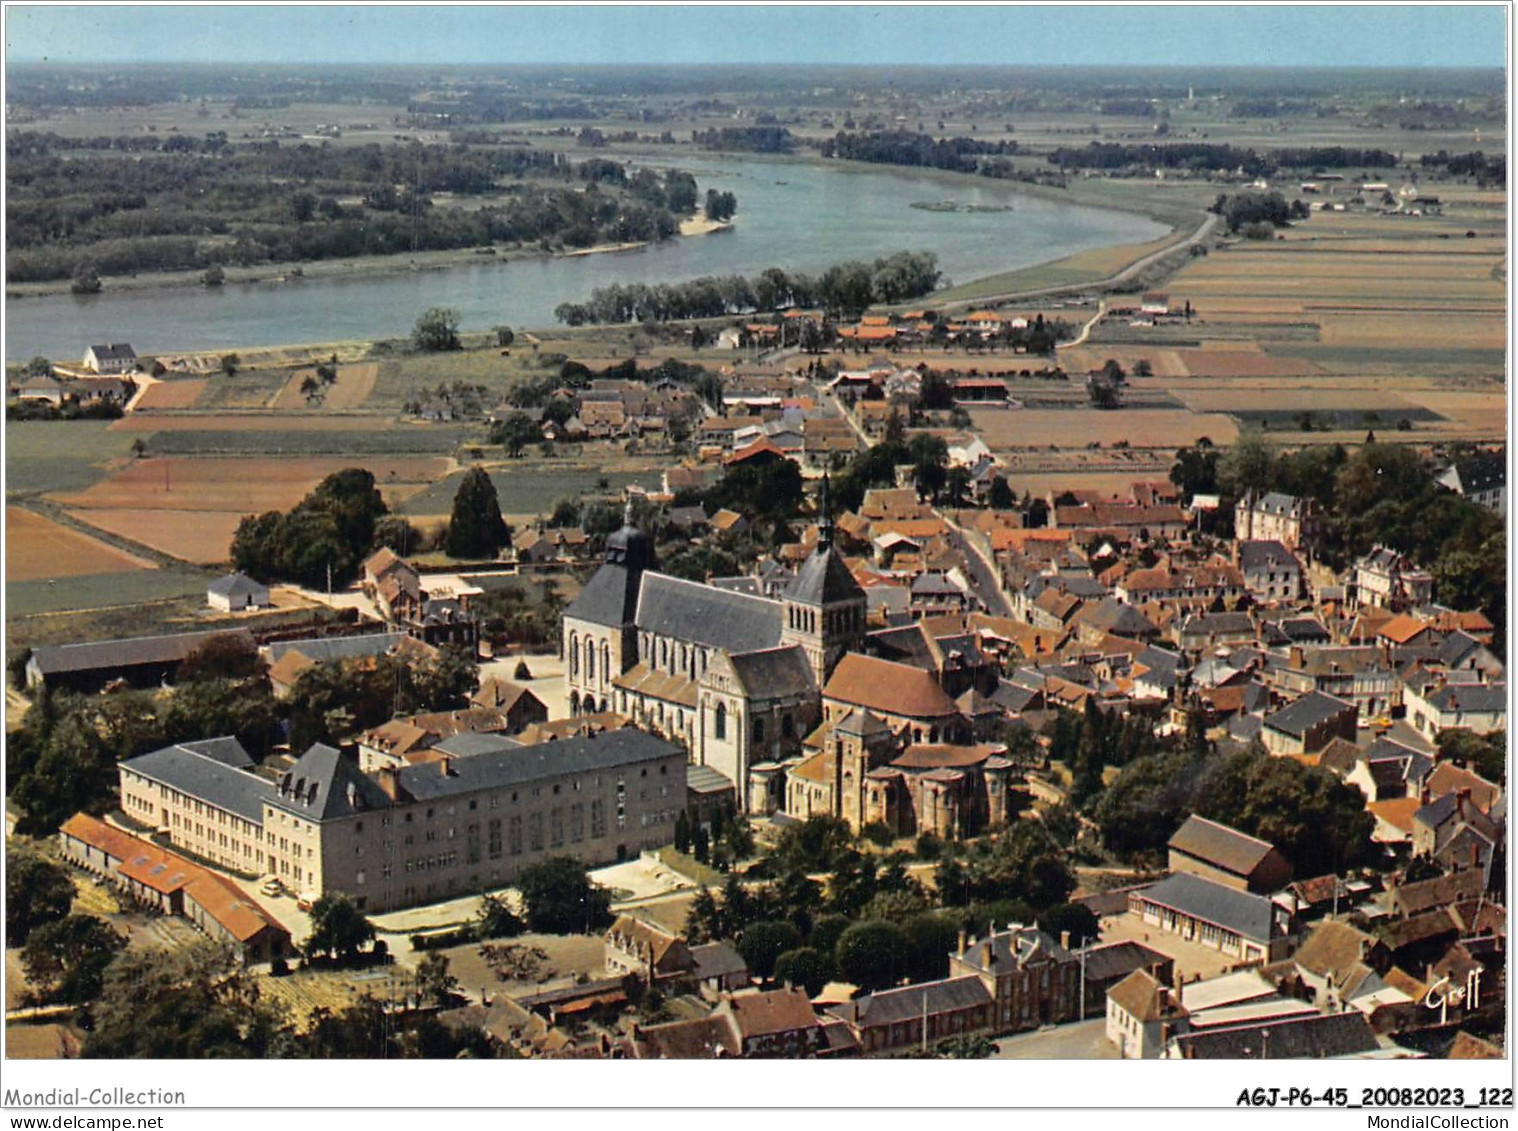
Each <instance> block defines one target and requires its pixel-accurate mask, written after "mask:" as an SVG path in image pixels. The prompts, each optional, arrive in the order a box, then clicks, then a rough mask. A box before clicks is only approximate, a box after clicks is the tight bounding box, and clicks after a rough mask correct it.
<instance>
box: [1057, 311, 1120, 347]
mask: <svg viewBox="0 0 1518 1131" xmlns="http://www.w3.org/2000/svg"><path fill="white" fill-rule="evenodd" d="M1106 313H1107V300H1106V299H1102V301H1101V302H1099V303H1097V304H1096V313H1095V314H1093V315H1092V316H1091V317H1090V318H1089V319H1087V321H1086V324H1085V325H1084V326H1082V327H1081V332H1080V335H1079V336H1078V337H1076V338H1074V339H1072V340H1071V341H1068V342H1056V343H1055V344H1054V348H1055V349H1056V350H1067V349H1070V348H1071V347H1073V346H1079V345H1083V344H1084V343H1085V341H1086V339H1087V338H1089V337H1090V336H1091V331H1092V330H1094V329H1095V328H1096V324H1097V323H1098V322H1100V321H1101V320H1102V315H1103V314H1106Z"/></svg>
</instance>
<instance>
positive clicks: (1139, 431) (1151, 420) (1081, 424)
mask: <svg viewBox="0 0 1518 1131" xmlns="http://www.w3.org/2000/svg"><path fill="white" fill-rule="evenodd" d="M970 416H971V418H972V419H973V420H974V422H975V430H976V431H977V432H978V433H979V434H980V435H981V437H982V438H983V439H984V440H985V442H986V445H987V446H988V447H990V448H991V449H992V450H993V451H1006V450H1008V449H1012V448H1027V449H1034V450H1038V449H1044V448H1048V447H1050V446H1051V445H1053V446H1056V447H1060V448H1084V447H1085V446H1086V445H1088V444H1090V443H1093V442H1100V443H1101V444H1102V446H1103V447H1111V446H1112V445H1113V444H1116V443H1120V442H1122V441H1124V440H1126V441H1127V442H1128V443H1129V444H1130V445H1131V446H1134V447H1144V448H1168V449H1171V450H1174V449H1175V448H1180V447H1185V446H1186V445H1188V444H1193V443H1195V442H1196V441H1197V439H1198V438H1199V437H1202V436H1206V437H1208V438H1209V439H1211V440H1212V442H1213V443H1214V444H1230V443H1232V442H1233V440H1234V438H1235V437H1236V436H1237V435H1238V426H1237V425H1236V424H1235V423H1234V422H1233V420H1232V419H1231V418H1230V417H1227V416H1222V415H1219V414H1216V413H1192V412H1189V411H1186V410H1184V409H1128V410H1123V409H1118V410H1115V411H1112V412H1100V411H1098V410H1096V409H1089V408H1072V409H1069V410H1060V409H1025V410H1022V411H1015V410H1014V411H1010V412H1009V411H1006V410H1004V409H980V410H972V411H971V413H970Z"/></svg>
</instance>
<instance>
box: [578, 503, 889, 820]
mask: <svg viewBox="0 0 1518 1131" xmlns="http://www.w3.org/2000/svg"><path fill="white" fill-rule="evenodd" d="M865 605H866V602H865V595H864V591H863V590H862V589H861V588H860V587H859V584H858V583H857V582H856V581H855V580H854V578H853V576H852V575H851V574H850V573H849V571H848V568H847V567H846V566H845V565H844V563H843V560H842V558H841V557H840V556H839V553H838V551H837V550H836V549H834V547H833V544H832V527H831V523H830V522H829V520H828V519H827V517H826V516H825V515H824V517H823V520H822V523H821V527H820V530H819V537H818V541H817V548H816V550H815V551H814V552H813V553H812V555H811V557H810V558H808V559H807V561H806V562H805V563H804V564H803V565H802V567H801V570H800V571H799V573H798V574H797V576H796V578H795V580H794V581H793V582H792V583H791V585H790V586H789V588H788V589H787V591H786V592H785V595H784V596H783V597H782V598H781V599H779V600H773V599H770V598H765V597H755V596H750V595H748V594H745V593H738V592H733V591H731V590H726V589H721V588H718V587H716V586H712V585H704V584H700V583H698V582H692V581H686V580H683V579H681V578H677V577H671V576H669V575H668V574H664V573H660V572H658V569H657V563H656V562H655V560H654V548H653V541H652V539H651V538H650V537H649V536H648V535H647V534H645V533H644V532H643V531H641V530H639V529H637V528H636V527H635V526H633V525H632V517H631V514H630V513H629V514H628V516H627V518H626V519H625V520H624V525H623V526H622V529H620V530H618V531H617V532H616V533H614V534H612V535H611V536H610V537H609V538H607V540H606V560H605V562H604V564H603V565H602V566H601V568H600V569H599V570H597V572H596V574H595V576H593V577H592V578H591V579H590V582H589V583H588V584H587V585H586V586H585V588H584V589H583V590H582V591H581V592H580V594H579V596H578V597H576V598H575V600H574V601H573V602H572V603H571V604H570V605H569V607H568V608H567V609H566V610H565V611H564V624H563V633H564V657H565V680H566V682H567V684H568V690H569V705H570V710H571V711H572V712H574V713H577V714H583V713H590V712H595V711H615V712H618V713H620V714H623V715H627V716H629V717H630V718H632V719H633V720H634V721H635V722H636V723H638V724H639V725H641V726H643V727H645V728H647V729H650V730H654V731H657V732H659V733H661V734H664V735H667V736H669V737H671V738H677V739H680V740H682V741H684V742H685V744H686V745H687V746H688V747H689V749H690V754H691V761H692V762H694V763H696V764H697V765H704V766H710V767H711V768H712V769H714V770H716V771H718V772H719V773H721V774H723V775H724V776H725V777H727V778H728V779H729V780H730V781H732V783H733V785H734V787H735V788H736V790H737V795H738V803H739V805H740V806H741V807H742V808H744V809H745V810H748V811H751V812H768V811H772V810H773V809H774V808H776V806H777V805H778V804H779V802H780V801H781V796H782V791H783V788H784V775H783V773H782V772H781V770H782V765H783V764H784V763H787V762H794V761H795V760H796V759H797V758H799V757H800V755H801V754H802V740H803V739H805V738H806V736H807V735H808V734H810V733H811V732H812V730H813V729H814V728H816V726H817V725H818V724H819V723H820V722H821V721H822V689H823V687H824V686H825V684H826V682H827V678H828V676H829V675H830V674H831V673H832V670H833V668H834V666H836V665H837V663H838V661H839V660H840V659H841V658H842V657H843V655H844V653H845V652H847V651H849V650H850V649H852V648H855V647H857V646H859V645H860V644H861V643H862V641H863V639H864V635H865ZM756 769H757V772H755V771H756Z"/></svg>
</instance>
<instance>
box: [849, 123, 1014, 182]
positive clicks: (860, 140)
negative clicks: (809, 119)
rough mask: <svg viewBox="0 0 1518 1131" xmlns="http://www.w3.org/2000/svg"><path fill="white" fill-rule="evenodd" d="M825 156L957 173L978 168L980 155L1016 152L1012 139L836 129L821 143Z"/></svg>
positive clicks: (1007, 155) (971, 171)
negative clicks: (853, 131)
mask: <svg viewBox="0 0 1518 1131" xmlns="http://www.w3.org/2000/svg"><path fill="white" fill-rule="evenodd" d="M821 152H822V155H823V156H824V157H837V158H839V159H841V160H844V161H868V162H871V163H872V164H877V165H907V166H920V167H922V168H928V169H948V170H950V171H952V172H956V173H975V172H979V171H980V169H981V165H982V163H981V160H980V158H982V157H987V156H990V157H1010V156H1011V155H1013V154H1015V153H1016V152H1017V142H1015V141H981V140H979V139H978V138H972V137H946V138H935V137H932V136H931V135H929V134H923V133H909V132H907V131H906V130H896V131H891V132H878V133H847V132H844V131H839V133H838V134H837V135H836V136H834V137H831V138H828V139H827V140H826V141H824V142H823V143H822V146H821Z"/></svg>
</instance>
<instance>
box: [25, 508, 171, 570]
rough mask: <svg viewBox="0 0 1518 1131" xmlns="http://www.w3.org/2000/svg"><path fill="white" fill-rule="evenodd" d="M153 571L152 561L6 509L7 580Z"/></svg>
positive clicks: (35, 515) (35, 516)
mask: <svg viewBox="0 0 1518 1131" xmlns="http://www.w3.org/2000/svg"><path fill="white" fill-rule="evenodd" d="M155 568H156V567H155V566H154V564H153V563H152V562H149V561H144V560H143V559H142V558H138V557H133V556H132V555H131V554H128V553H124V552H123V551H121V550H118V549H116V548H115V547H114V546H108V545H106V544H105V543H104V542H101V541H100V540H99V539H96V538H91V537H90V536H89V535H87V534H81V533H80V532H79V531H77V530H72V529H70V528H69V527H67V526H64V525H62V524H61V523H57V522H54V521H53V520H52V519H49V518H44V517H42V516H41V515H39V514H35V513H33V512H32V511H29V510H23V509H22V508H21V507H6V508H5V578H6V580H7V581H36V580H40V579H42V578H58V577H80V576H83V575H85V574H95V573H119V572H122V571H126V570H137V569H155Z"/></svg>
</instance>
